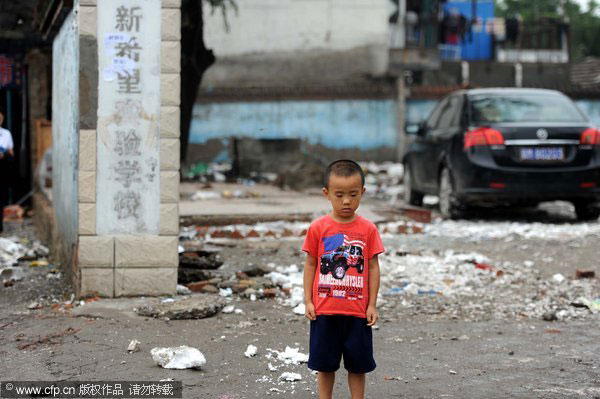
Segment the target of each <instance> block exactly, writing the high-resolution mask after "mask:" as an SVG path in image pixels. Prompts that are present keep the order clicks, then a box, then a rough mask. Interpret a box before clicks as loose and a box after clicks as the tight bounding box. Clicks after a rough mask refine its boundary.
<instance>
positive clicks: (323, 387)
mask: <svg viewBox="0 0 600 399" xmlns="http://www.w3.org/2000/svg"><path fill="white" fill-rule="evenodd" d="M334 382H335V371H319V374H318V375H317V384H318V385H319V399H331V395H333V383H334ZM363 385H364V384H363ZM363 391H364V386H363ZM352 397H353V398H354V396H352Z"/></svg>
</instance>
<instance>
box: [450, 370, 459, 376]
mask: <svg viewBox="0 0 600 399" xmlns="http://www.w3.org/2000/svg"><path fill="white" fill-rule="evenodd" d="M448 373H450V374H452V375H456V374H458V373H457V372H456V371H454V370H448Z"/></svg>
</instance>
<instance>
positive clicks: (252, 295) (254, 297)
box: [250, 294, 256, 302]
mask: <svg viewBox="0 0 600 399" xmlns="http://www.w3.org/2000/svg"><path fill="white" fill-rule="evenodd" d="M250 300H251V301H252V302H254V301H256V295H255V294H251V295H250Z"/></svg>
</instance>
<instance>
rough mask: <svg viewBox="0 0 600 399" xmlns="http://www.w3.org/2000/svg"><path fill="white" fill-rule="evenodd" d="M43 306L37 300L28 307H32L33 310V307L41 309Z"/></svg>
mask: <svg viewBox="0 0 600 399" xmlns="http://www.w3.org/2000/svg"><path fill="white" fill-rule="evenodd" d="M41 307H42V306H41V305H40V304H39V303H38V302H35V301H33V302H31V303H30V304H29V305H27V309H32V310H33V309H39V308H41Z"/></svg>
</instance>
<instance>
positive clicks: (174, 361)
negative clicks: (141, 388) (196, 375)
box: [150, 345, 206, 370]
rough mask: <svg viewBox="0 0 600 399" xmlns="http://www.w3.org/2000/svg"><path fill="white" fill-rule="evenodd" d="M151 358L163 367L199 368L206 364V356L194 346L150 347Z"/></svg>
mask: <svg viewBox="0 0 600 399" xmlns="http://www.w3.org/2000/svg"><path fill="white" fill-rule="evenodd" d="M150 354H151V355H152V360H154V362H155V363H156V364H158V365H159V366H161V367H163V368H165V369H177V370H183V369H199V368H201V367H202V366H204V365H205V364H206V358H205V357H204V355H203V354H202V352H200V351H199V350H198V349H196V348H192V347H189V346H185V345H183V346H178V347H173V348H158V347H157V348H152V350H151V351H150Z"/></svg>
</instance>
